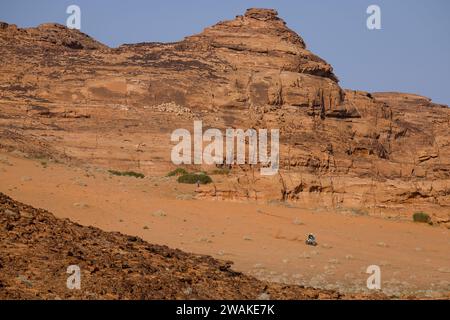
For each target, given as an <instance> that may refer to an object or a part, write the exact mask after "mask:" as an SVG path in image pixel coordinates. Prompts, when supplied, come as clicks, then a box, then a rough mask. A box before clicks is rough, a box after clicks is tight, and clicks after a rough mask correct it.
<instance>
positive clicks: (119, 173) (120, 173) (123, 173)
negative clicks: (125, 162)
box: [108, 170, 145, 179]
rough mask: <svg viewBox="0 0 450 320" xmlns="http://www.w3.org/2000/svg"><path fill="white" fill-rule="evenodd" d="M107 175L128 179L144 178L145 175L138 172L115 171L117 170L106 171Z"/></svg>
mask: <svg viewBox="0 0 450 320" xmlns="http://www.w3.org/2000/svg"><path fill="white" fill-rule="evenodd" d="M108 172H109V173H111V174H113V175H115V176H128V177H135V178H140V179H142V178H144V177H145V175H143V174H142V173H139V172H134V171H117V170H108Z"/></svg>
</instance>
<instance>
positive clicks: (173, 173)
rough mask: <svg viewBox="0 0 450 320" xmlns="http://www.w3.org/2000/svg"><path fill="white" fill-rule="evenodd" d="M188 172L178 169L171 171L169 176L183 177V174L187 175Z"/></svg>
mask: <svg viewBox="0 0 450 320" xmlns="http://www.w3.org/2000/svg"><path fill="white" fill-rule="evenodd" d="M187 173H188V172H187V171H186V170H185V169H183V168H176V169H175V170H172V171H170V172H169V173H168V174H167V176H168V177H173V176H181V175H183V174H187Z"/></svg>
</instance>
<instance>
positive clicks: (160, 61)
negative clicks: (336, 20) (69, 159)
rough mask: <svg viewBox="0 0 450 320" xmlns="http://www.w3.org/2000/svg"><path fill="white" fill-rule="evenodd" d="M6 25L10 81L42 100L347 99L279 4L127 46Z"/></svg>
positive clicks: (256, 102) (204, 102)
mask: <svg viewBox="0 0 450 320" xmlns="http://www.w3.org/2000/svg"><path fill="white" fill-rule="evenodd" d="M0 30H1V31H0V35H1V36H0V39H1V40H0V41H1V43H2V49H1V50H2V57H3V58H2V62H3V64H4V68H6V70H5V71H9V72H6V73H7V74H3V76H2V82H3V83H5V84H6V83H9V84H10V86H11V87H12V88H10V89H11V90H10V92H9V94H12V95H14V93H17V91H20V89H21V88H22V89H24V88H27V89H29V90H27V92H28V93H30V94H32V97H33V98H35V99H41V100H42V99H43V100H49V101H50V100H51V101H52V102H66V103H69V102H70V103H79V102H85V103H89V102H108V103H111V102H117V103H124V102H126V103H127V104H131V105H136V106H138V105H142V104H145V105H150V106H151V105H159V104H161V103H167V102H175V103H177V104H180V105H183V106H187V107H192V108H214V107H224V106H235V107H245V108H247V107H248V106H264V105H267V104H269V105H283V104H291V105H298V106H324V107H326V108H331V107H333V106H336V105H339V104H340V103H341V102H342V91H341V89H340V88H339V86H338V84H337V79H336V77H335V75H334V74H333V72H332V68H331V66H330V65H329V64H327V63H326V62H325V61H323V60H322V59H320V58H319V57H317V56H316V55H314V54H312V53H311V52H309V51H308V50H306V48H305V44H304V42H303V40H302V39H301V38H300V37H299V36H298V35H297V34H295V33H294V32H293V31H292V30H290V29H289V28H287V27H286V25H285V23H284V21H282V20H281V19H280V18H278V17H277V13H276V11H274V10H260V9H249V10H248V11H247V12H246V14H245V15H244V16H238V17H236V19H234V20H231V21H225V22H220V23H218V24H216V25H214V26H212V27H210V28H207V29H206V30H205V31H204V32H202V33H200V34H198V35H195V36H191V37H187V38H186V39H185V40H183V41H180V42H177V43H171V44H158V43H143V44H137V45H124V46H121V47H120V48H118V49H109V48H106V47H105V46H103V45H102V44H100V43H98V42H96V41H95V40H93V39H91V38H90V37H88V36H86V35H84V34H82V33H80V32H78V31H76V30H68V29H66V28H65V27H63V26H61V25H57V24H45V25H40V26H39V27H37V28H35V29H33V28H31V29H17V28H16V27H15V26H9V25H6V24H3V25H2V27H1V29H0ZM11 60H13V61H15V63H11ZM10 68H11V69H10ZM42 78H45V80H44V81H45V87H43V86H42V82H41V79H42ZM14 89H16V90H14ZM9 94H6V96H9Z"/></svg>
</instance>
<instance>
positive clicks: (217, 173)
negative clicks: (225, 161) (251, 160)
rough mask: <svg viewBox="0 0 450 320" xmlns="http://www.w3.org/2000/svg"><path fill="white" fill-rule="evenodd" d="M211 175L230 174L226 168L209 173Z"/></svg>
mask: <svg viewBox="0 0 450 320" xmlns="http://www.w3.org/2000/svg"><path fill="white" fill-rule="evenodd" d="M211 174H215V175H219V174H225V175H227V174H230V169H228V168H221V169H214V170H213V171H211Z"/></svg>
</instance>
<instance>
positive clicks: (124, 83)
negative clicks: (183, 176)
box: [0, 9, 450, 223]
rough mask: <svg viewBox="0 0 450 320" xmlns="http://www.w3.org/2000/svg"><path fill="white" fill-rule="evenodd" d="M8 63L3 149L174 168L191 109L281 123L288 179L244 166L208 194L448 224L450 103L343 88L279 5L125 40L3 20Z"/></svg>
mask: <svg viewBox="0 0 450 320" xmlns="http://www.w3.org/2000/svg"><path fill="white" fill-rule="evenodd" d="M0 71H1V72H0V88H1V91H0V99H1V103H0V107H1V110H2V118H1V119H0V132H1V138H0V144H1V146H2V147H3V148H4V149H7V150H20V151H22V152H24V153H26V154H31V155H33V154H39V155H45V156H46V157H52V158H57V159H59V160H61V161H68V160H67V159H70V160H71V161H74V160H78V161H80V162H83V163H89V164H91V165H99V166H103V167H109V168H111V167H114V168H124V169H132V168H138V169H139V171H143V172H145V173H147V174H164V173H167V171H168V170H169V169H171V168H173V165H172V164H171V161H170V150H171V144H170V133H171V132H172V131H173V130H174V129H176V128H187V129H191V128H192V120H193V119H201V120H203V123H204V128H207V127H214V128H219V129H224V128H227V127H234V128H242V129H247V128H255V129H257V128H269V129H270V128H279V129H280V134H281V135H280V142H281V152H280V160H281V170H280V171H279V175H277V176H275V177H260V176H259V175H257V174H256V173H255V172H257V169H258V168H253V167H252V166H250V165H245V166H234V167H233V170H232V173H231V175H230V176H226V177H221V178H220V179H219V178H217V179H215V184H214V185H213V186H206V187H204V188H201V189H200V190H198V196H199V197H216V198H227V199H258V200H260V199H265V200H266V199H268V200H274V199H276V200H290V201H296V202H298V203H303V204H305V205H311V206H317V205H320V206H326V207H329V208H330V209H333V210H347V209H348V210H357V212H362V213H364V214H374V215H395V214H407V215H408V216H410V214H411V213H412V212H414V211H419V210H421V209H423V210H427V211H429V212H430V213H432V214H433V215H434V219H435V221H438V222H443V223H448V221H449V212H450V209H449V208H450V200H449V199H450V164H449V160H448V159H450V135H449V133H448V128H449V124H450V111H449V109H448V108H447V107H445V106H440V105H436V104H433V103H432V102H431V101H430V100H429V99H427V98H425V97H421V96H417V95H411V94H401V93H367V92H356V91H352V90H343V89H341V88H340V86H339V84H338V80H337V77H336V76H335V75H334V73H333V69H332V67H331V66H330V65H329V64H328V63H327V62H325V61H324V60H323V59H321V58H319V57H317V56H316V55H314V54H313V53H311V52H310V51H308V50H307V49H306V45H305V43H304V41H303V40H302V39H301V37H300V36H298V35H297V34H296V33H294V32H293V31H292V30H290V29H289V28H288V27H287V26H286V24H285V23H284V21H283V20H281V19H280V18H279V17H278V16H277V13H276V11H274V10H268V9H249V10H247V12H246V13H245V14H244V15H243V16H237V17H236V18H235V19H234V20H230V21H224V22H220V23H218V24H216V25H214V26H212V27H209V28H206V29H205V30H204V31H203V32H202V33H200V34H197V35H193V36H190V37H187V38H186V39H184V40H183V41H180V42H176V43H168V44H161V43H141V44H134V45H123V46H121V47H119V48H115V49H112V48H108V47H106V46H104V45H102V44H100V43H98V42H96V41H95V40H93V39H92V38H90V37H88V36H86V35H84V34H82V33H80V32H78V31H76V30H68V29H66V28H65V27H63V26H60V25H54V24H46V25H41V26H39V27H38V28H31V29H18V28H17V27H15V26H13V25H7V24H4V23H3V24H1V25H0ZM206 169H208V168H206Z"/></svg>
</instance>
